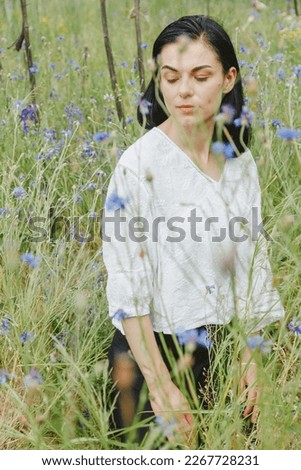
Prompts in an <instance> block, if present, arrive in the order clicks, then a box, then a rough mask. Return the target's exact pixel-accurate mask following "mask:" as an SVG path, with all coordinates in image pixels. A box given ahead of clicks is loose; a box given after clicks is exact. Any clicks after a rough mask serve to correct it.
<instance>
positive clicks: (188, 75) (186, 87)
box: [159, 38, 237, 128]
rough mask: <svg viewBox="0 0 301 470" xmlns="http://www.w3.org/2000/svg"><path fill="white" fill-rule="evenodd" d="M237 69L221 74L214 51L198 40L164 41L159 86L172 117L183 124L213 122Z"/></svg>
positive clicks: (219, 63)
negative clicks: (165, 43) (165, 42)
mask: <svg viewBox="0 0 301 470" xmlns="http://www.w3.org/2000/svg"><path fill="white" fill-rule="evenodd" d="M236 75H237V72H236V69H235V68H234V67H231V68H230V69H229V71H228V72H227V74H224V71H223V67H222V64H221V62H220V61H219V59H218V57H217V55H216V53H215V52H214V51H213V50H212V49H211V48H210V47H209V46H208V45H206V44H205V43H204V42H203V41H202V40H200V39H197V40H189V39H188V38H187V39H186V38H184V39H183V41H178V42H176V43H171V44H167V45H166V46H164V47H163V49H162V51H161V54H160V75H159V80H160V89H161V92H162V95H163V98H164V102H165V105H166V108H167V109H168V111H169V113H170V115H171V117H172V119H173V120H175V121H176V122H178V123H179V124H181V125H182V126H183V127H188V128H189V127H192V126H195V125H197V124H200V123H208V122H210V121H212V122H214V116H215V115H216V113H217V112H218V111H219V108H220V105H221V101H222V97H223V93H227V92H229V91H231V89H232V88H233V86H234V83H235V78H236Z"/></svg>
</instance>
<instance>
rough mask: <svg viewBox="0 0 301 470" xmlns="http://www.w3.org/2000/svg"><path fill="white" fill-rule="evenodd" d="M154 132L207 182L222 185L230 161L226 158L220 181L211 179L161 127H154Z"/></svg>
mask: <svg viewBox="0 0 301 470" xmlns="http://www.w3.org/2000/svg"><path fill="white" fill-rule="evenodd" d="M153 130H155V131H158V132H159V133H160V134H161V135H162V136H163V137H164V138H165V139H166V140H167V141H168V142H169V143H170V145H172V146H173V147H174V148H175V149H177V150H178V152H180V153H182V154H183V155H184V156H185V158H186V159H187V160H188V161H189V162H190V164H191V165H192V166H193V167H194V168H195V169H196V170H197V171H198V172H199V173H200V174H201V175H202V176H203V177H204V178H206V179H207V180H209V181H210V182H212V183H215V184H217V185H220V184H221V182H222V180H223V178H224V174H225V170H226V166H227V161H228V159H227V158H225V163H224V167H223V170H222V172H221V176H220V178H219V180H216V179H214V178H211V176H209V175H208V174H207V173H205V172H204V171H202V170H201V168H200V167H199V166H198V165H197V164H196V163H194V161H193V160H192V159H191V158H190V157H189V155H187V153H186V152H184V150H182V149H181V147H179V146H178V145H177V144H176V143H175V142H174V141H173V140H172V139H171V138H170V137H168V135H167V134H165V132H163V131H162V130H161V129H160V128H159V127H153Z"/></svg>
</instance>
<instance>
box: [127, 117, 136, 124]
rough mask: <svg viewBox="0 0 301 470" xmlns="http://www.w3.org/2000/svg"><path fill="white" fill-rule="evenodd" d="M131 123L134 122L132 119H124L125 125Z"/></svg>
mask: <svg viewBox="0 0 301 470" xmlns="http://www.w3.org/2000/svg"><path fill="white" fill-rule="evenodd" d="M132 122H134V118H133V117H128V118H126V120H125V123H126V124H132Z"/></svg>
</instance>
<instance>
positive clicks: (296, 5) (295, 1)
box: [294, 0, 299, 16]
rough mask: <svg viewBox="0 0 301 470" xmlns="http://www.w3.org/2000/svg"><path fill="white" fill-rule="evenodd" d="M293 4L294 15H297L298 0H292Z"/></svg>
mask: <svg viewBox="0 0 301 470" xmlns="http://www.w3.org/2000/svg"><path fill="white" fill-rule="evenodd" d="M294 6H295V12H296V15H297V16H299V10H298V0H294Z"/></svg>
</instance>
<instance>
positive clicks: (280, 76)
mask: <svg viewBox="0 0 301 470" xmlns="http://www.w3.org/2000/svg"><path fill="white" fill-rule="evenodd" d="M276 75H277V78H278V79H279V80H284V79H285V71H284V69H283V68H282V67H280V69H279V70H278V72H277V74H276Z"/></svg>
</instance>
